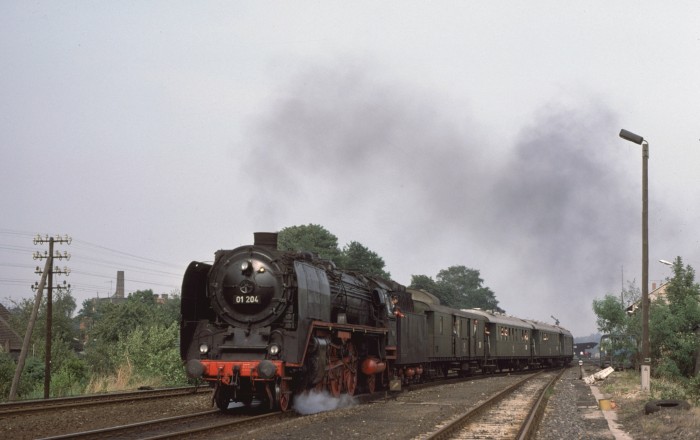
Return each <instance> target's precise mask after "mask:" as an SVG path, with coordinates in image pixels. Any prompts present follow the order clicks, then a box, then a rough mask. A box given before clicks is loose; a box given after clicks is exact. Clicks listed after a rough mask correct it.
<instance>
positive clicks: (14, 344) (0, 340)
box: [0, 304, 22, 360]
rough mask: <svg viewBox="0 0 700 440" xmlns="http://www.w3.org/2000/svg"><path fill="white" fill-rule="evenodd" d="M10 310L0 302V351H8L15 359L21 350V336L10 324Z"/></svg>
mask: <svg viewBox="0 0 700 440" xmlns="http://www.w3.org/2000/svg"><path fill="white" fill-rule="evenodd" d="M10 317H11V316H10V311H9V310H7V309H6V308H5V306H3V305H2V304H0V352H5V353H9V354H10V356H11V357H12V358H13V359H15V360H17V358H19V353H20V351H22V338H21V337H20V335H18V334H17V332H16V331H14V330H13V329H12V327H11V326H10Z"/></svg>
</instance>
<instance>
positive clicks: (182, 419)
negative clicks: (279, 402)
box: [42, 409, 288, 440]
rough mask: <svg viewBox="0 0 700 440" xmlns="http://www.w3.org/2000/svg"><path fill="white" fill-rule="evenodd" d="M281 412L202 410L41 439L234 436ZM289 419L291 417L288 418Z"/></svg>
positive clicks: (277, 416)
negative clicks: (235, 412)
mask: <svg viewBox="0 0 700 440" xmlns="http://www.w3.org/2000/svg"><path fill="white" fill-rule="evenodd" d="M283 417H285V415H283V414H282V413H280V412H275V413H265V414H260V415H253V416H244V415H232V414H225V413H222V412H221V411H220V410H218V409H215V410H210V411H202V412H198V413H193V414H188V415H180V416H175V417H166V418H161V419H155V420H149V421H146V422H139V423H131V424H126V425H120V426H113V427H109V428H103V429H95V430H90V431H82V432H72V433H68V434H63V435H58V436H52V437H44V438H43V439H42V440H65V439H84V438H100V439H110V438H114V439H129V438H134V439H140V440H156V439H174V438H189V437H191V436H194V435H205V436H206V435H208V434H211V433H214V432H216V431H218V430H223V429H226V432H227V433H229V434H231V433H232V432H235V430H236V429H244V428H245V427H246V426H248V425H250V424H257V423H260V422H263V421H269V420H271V419H274V418H283ZM287 417H288V416H287Z"/></svg>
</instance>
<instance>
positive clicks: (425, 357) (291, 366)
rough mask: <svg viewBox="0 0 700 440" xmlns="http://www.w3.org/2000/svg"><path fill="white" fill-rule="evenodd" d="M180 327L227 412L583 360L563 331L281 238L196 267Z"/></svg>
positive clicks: (185, 290) (186, 356) (263, 239)
mask: <svg viewBox="0 0 700 440" xmlns="http://www.w3.org/2000/svg"><path fill="white" fill-rule="evenodd" d="M392 299H394V301H393V302H394V303H395V304H392ZM399 310H400V311H399ZM180 324H181V325H180V355H181V357H182V360H183V361H184V362H185V364H186V371H187V374H188V376H190V377H192V378H198V379H202V380H204V381H207V382H209V383H210V384H211V386H212V387H214V402H215V403H216V405H217V406H218V407H219V408H220V409H221V410H226V409H227V408H228V407H229V404H230V403H231V402H242V403H243V404H245V405H250V404H251V403H252V402H253V400H259V401H263V402H266V404H268V405H269V407H270V408H271V409H280V410H282V411H286V410H287V409H288V408H289V407H290V404H291V402H292V398H293V396H294V395H298V394H300V393H304V392H307V391H310V390H327V391H328V392H329V393H330V394H331V395H334V396H339V395H340V394H341V393H347V394H350V395H353V394H355V393H357V392H374V391H375V390H376V389H378V388H381V389H392V390H394V389H400V388H401V386H402V385H403V384H408V383H411V382H416V381H423V380H426V379H430V378H435V377H444V376H446V375H448V374H450V372H457V373H458V374H460V375H466V374H473V373H478V372H493V371H497V370H506V369H509V370H519V369H524V368H539V367H542V366H555V365H568V364H569V363H570V362H571V360H572V358H573V337H572V336H571V333H570V332H569V331H568V330H565V329H563V328H561V327H559V326H554V325H549V324H543V323H538V322H535V321H529V320H523V319H519V318H514V317H508V316H504V315H496V314H493V313H490V312H486V311H482V310H455V309H451V308H448V307H445V306H442V305H440V302H439V300H438V299H437V298H436V297H435V296H433V295H431V294H430V293H428V292H425V291H422V290H412V289H407V288H406V287H404V286H402V285H400V284H398V283H396V282H394V281H391V280H386V279H382V278H378V277H368V276H365V275H363V274H361V273H358V272H353V271H346V270H339V269H337V268H336V267H335V265H334V264H333V263H332V262H331V261H328V260H323V259H320V258H318V257H316V256H315V255H313V254H311V253H308V252H290V251H280V250H278V249H277V234H276V233H255V241H254V244H253V245H248V246H241V247H238V248H236V249H233V250H220V251H218V252H216V254H215V260H214V263H213V264H206V263H202V262H192V263H191V264H190V265H189V267H188V268H187V271H186V272H185V276H184V279H183V283H182V302H181V323H180Z"/></svg>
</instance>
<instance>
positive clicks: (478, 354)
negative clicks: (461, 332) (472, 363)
mask: <svg viewBox="0 0 700 440" xmlns="http://www.w3.org/2000/svg"><path fill="white" fill-rule="evenodd" d="M485 345H486V344H485V337H484V320H482V319H470V325H469V357H472V358H483V357H484V353H485Z"/></svg>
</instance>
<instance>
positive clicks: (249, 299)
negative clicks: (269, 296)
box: [236, 295, 260, 304]
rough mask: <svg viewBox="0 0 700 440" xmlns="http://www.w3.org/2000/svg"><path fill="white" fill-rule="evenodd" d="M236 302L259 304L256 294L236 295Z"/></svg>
mask: <svg viewBox="0 0 700 440" xmlns="http://www.w3.org/2000/svg"><path fill="white" fill-rule="evenodd" d="M236 304H260V297H259V296H258V295H236Z"/></svg>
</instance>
